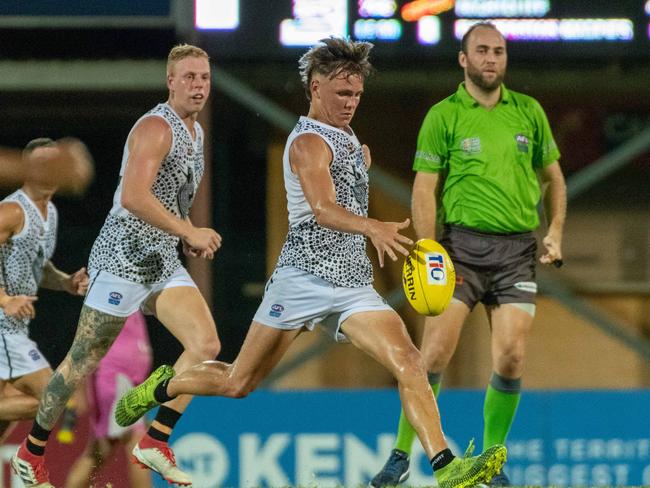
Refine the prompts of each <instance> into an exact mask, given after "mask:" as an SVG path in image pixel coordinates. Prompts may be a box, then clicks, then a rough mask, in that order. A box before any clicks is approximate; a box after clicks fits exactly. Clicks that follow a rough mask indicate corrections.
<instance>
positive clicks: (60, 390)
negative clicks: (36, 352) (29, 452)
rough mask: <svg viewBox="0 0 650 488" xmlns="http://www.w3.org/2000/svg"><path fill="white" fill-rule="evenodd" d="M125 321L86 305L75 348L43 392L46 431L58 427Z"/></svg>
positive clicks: (41, 417)
mask: <svg viewBox="0 0 650 488" xmlns="http://www.w3.org/2000/svg"><path fill="white" fill-rule="evenodd" d="M125 321H126V317H116V316H114V315H109V314H106V313H104V312H100V311H98V310H95V309H92V308H89V307H86V306H85V305H84V306H83V308H82V309H81V315H80V317H79V325H78V326H77V333H76V335H75V338H74V341H73V343H72V347H70V351H68V354H67V356H66V357H65V359H64V360H63V362H61V364H60V365H59V367H58V368H57V369H56V371H55V372H54V374H53V375H52V379H51V380H50V382H49V384H48V385H47V388H46V389H45V392H44V393H43V399H42V400H41V403H40V405H39V408H38V414H37V415H36V420H37V422H38V423H39V425H41V426H42V427H44V428H45V429H52V428H53V427H54V424H55V423H56V421H57V419H58V418H59V416H60V415H61V413H62V412H63V409H64V408H65V404H66V402H67V401H68V399H69V398H70V397H71V396H72V394H73V392H74V390H75V388H76V387H77V384H78V383H79V382H80V381H81V380H82V379H83V378H84V377H85V376H87V375H88V374H90V373H92V372H93V371H94V370H95V369H96V368H97V364H98V363H99V361H100V360H101V358H103V357H104V355H105V354H106V352H107V351H108V349H109V347H111V344H113V341H114V340H115V338H116V337H117V335H118V334H119V333H120V330H122V326H123V325H124V322H125Z"/></svg>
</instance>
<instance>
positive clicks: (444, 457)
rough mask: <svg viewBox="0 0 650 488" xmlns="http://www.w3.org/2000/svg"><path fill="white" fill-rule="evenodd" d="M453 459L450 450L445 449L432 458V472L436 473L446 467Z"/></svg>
mask: <svg viewBox="0 0 650 488" xmlns="http://www.w3.org/2000/svg"><path fill="white" fill-rule="evenodd" d="M454 458H455V456H454V455H453V454H452V453H451V449H449V448H447V449H445V450H443V451H440V452H439V453H438V454H436V455H435V456H433V459H432V460H431V467H432V468H433V470H434V471H437V470H439V469H442V468H444V467H445V466H447V465H448V464H449V463H450V462H452V461H453V460H454Z"/></svg>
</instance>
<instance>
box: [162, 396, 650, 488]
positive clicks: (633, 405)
mask: <svg viewBox="0 0 650 488" xmlns="http://www.w3.org/2000/svg"><path fill="white" fill-rule="evenodd" d="M439 403H440V410H441V415H442V422H443V428H444V431H445V434H446V435H447V438H448V441H449V443H450V445H451V447H452V450H453V451H454V452H455V453H456V454H457V455H462V454H463V452H464V450H465V447H466V446H467V443H468V442H469V440H470V439H471V438H475V439H476V444H477V452H478V450H480V449H481V440H482V430H483V413H482V412H483V392H479V391H459V390H450V391H443V392H442V394H441V396H440V401H439ZM399 408H400V404H399V398H398V395H397V392H396V391H395V390H319V391H290V392H286V391H284V392H272V391H258V392H255V393H253V394H252V395H250V396H249V397H248V398H246V399H243V400H231V399H223V398H195V399H194V401H193V402H192V404H191V405H190V408H189V409H188V410H187V412H186V414H185V415H184V416H183V419H182V421H181V422H179V424H178V426H177V428H176V430H175V434H174V436H173V437H172V444H173V448H174V450H175V452H176V456H177V461H178V464H179V466H180V467H181V468H182V469H184V470H186V471H188V472H190V473H191V474H192V476H193V479H194V485H193V486H196V487H198V488H216V487H258V486H289V485H293V486H318V487H324V486H350V487H351V486H357V485H366V484H367V483H368V481H369V480H370V478H371V477H372V476H374V474H375V473H376V472H377V471H378V470H379V469H380V468H381V466H382V465H383V464H384V462H385V460H386V458H387V456H388V454H389V452H390V450H391V448H392V445H393V440H394V435H395V429H396V425H397V418H398V414H399ZM649 412H650V390H633V391H536V392H532V391H526V392H525V393H524V394H523V395H522V399H521V403H520V405H519V411H518V414H517V418H516V420H515V424H514V426H513V428H512V430H511V433H510V437H509V441H508V448H509V453H508V454H509V460H508V463H507V465H506V472H507V474H508V476H509V477H510V479H511V481H512V482H513V484H514V485H537V486H549V485H555V486H578V485H580V486H638V485H650V415H649ZM416 444H417V445H416V446H415V448H414V451H413V455H412V463H411V476H410V478H409V482H408V484H409V485H412V486H417V485H432V484H434V483H435V482H434V480H433V477H432V475H431V468H430V466H429V463H428V460H427V458H426V455H425V454H424V452H423V451H422V448H421V447H420V446H419V443H416ZM156 483H157V485H156V486H160V487H163V486H167V485H166V484H165V483H164V482H162V480H160V479H159V478H158V479H157V481H156Z"/></svg>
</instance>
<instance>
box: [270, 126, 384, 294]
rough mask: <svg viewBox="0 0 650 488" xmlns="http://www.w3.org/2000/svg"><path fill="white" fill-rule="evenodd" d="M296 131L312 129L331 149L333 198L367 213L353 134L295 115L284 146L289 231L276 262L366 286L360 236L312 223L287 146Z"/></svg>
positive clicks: (368, 269)
mask: <svg viewBox="0 0 650 488" xmlns="http://www.w3.org/2000/svg"><path fill="white" fill-rule="evenodd" d="M302 134H316V135H318V136H319V137H321V138H322V139H323V140H324V141H325V142H326V143H327V145H328V146H329V147H330V149H331V151H332V155H333V157H332V162H331V164H330V174H331V176H332V181H333V182H334V188H335V190H336V203H337V204H338V205H340V206H341V207H343V208H345V209H346V210H348V211H350V212H352V213H354V214H356V215H360V216H363V217H367V216H368V172H367V170H366V165H365V161H364V158H363V151H362V149H361V144H360V143H359V140H358V139H357V137H356V136H355V135H354V134H348V133H347V132H345V131H343V130H340V129H337V128H335V127H332V126H329V125H327V124H323V123H321V122H318V121H316V120H314V119H311V118H308V117H301V118H300V120H299V121H298V124H297V125H296V127H295V128H294V129H293V131H292V132H291V134H290V135H289V138H288V140H287V144H286V146H285V150H284V157H283V167H284V184H285V187H286V190H287V208H288V210H289V232H288V234H287V240H286V242H285V243H284V246H283V248H282V252H281V254H280V258H279V259H278V264H277V267H283V266H292V267H295V268H298V269H302V270H304V271H307V272H309V273H311V274H313V275H315V276H318V277H320V278H322V279H324V280H326V281H328V282H330V283H332V284H334V285H336V286H344V287H351V288H357V287H361V286H367V285H369V284H371V283H372V266H371V264H370V260H369V259H368V256H367V254H366V239H365V237H364V236H363V235H359V234H350V233H347V232H339V231H336V230H332V229H328V228H326V227H323V226H321V225H318V223H316V218H315V217H314V214H313V212H312V210H311V207H310V206H309V203H308V202H307V200H306V199H305V195H304V193H303V191H302V187H301V186H300V181H299V179H298V177H297V175H296V174H295V173H294V172H293V171H292V170H291V165H290V163H289V149H290V147H291V144H292V143H293V141H294V139H295V138H296V137H298V136H300V135H302Z"/></svg>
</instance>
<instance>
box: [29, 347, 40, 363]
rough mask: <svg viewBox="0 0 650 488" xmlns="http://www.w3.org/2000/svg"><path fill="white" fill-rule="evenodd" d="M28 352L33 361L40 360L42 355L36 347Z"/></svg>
mask: <svg viewBox="0 0 650 488" xmlns="http://www.w3.org/2000/svg"><path fill="white" fill-rule="evenodd" d="M27 354H29V357H30V358H32V360H33V361H38V360H39V359H41V355H40V354H39V353H38V351H37V350H36V349H32V350H31V351H29V352H28V353H27Z"/></svg>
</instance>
